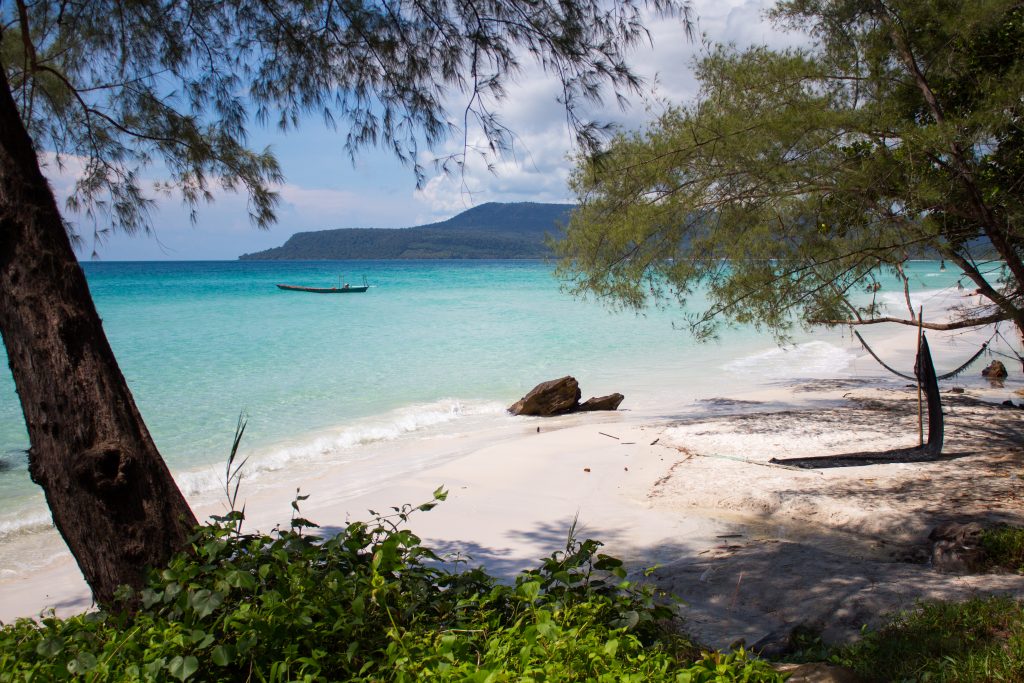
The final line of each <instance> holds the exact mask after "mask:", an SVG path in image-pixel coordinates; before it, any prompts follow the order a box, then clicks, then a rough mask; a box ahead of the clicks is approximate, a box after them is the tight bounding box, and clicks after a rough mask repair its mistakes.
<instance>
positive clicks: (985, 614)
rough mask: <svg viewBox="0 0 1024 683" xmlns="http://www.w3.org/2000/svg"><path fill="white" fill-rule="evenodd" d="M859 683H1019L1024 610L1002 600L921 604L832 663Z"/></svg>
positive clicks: (839, 653)
mask: <svg viewBox="0 0 1024 683" xmlns="http://www.w3.org/2000/svg"><path fill="white" fill-rule="evenodd" d="M832 660H833V661H834V662H836V663H838V664H842V665H844V666H848V667H850V668H851V669H853V670H854V671H856V672H857V673H858V674H859V675H861V676H862V677H863V678H864V680H865V681H934V682H936V683H984V682H985V681H1021V680H1024V608H1022V606H1021V603H1019V602H1017V601H1015V600H1012V599H1010V598H1006V597H992V598H986V599H980V598H976V599H973V600H968V601H967V602H963V603H945V602H931V603H923V604H921V605H919V606H918V608H917V609H916V610H913V611H911V612H907V613H905V614H902V615H899V616H898V617H896V618H895V619H894V620H893V621H892V622H891V623H889V624H888V625H887V626H885V627H884V628H882V629H881V630H879V631H877V632H872V633H867V634H865V636H864V638H863V639H862V640H861V641H860V642H858V643H855V644H853V645H850V646H848V647H845V648H842V649H840V650H838V651H837V652H836V653H835V654H834V655H833V657H832Z"/></svg>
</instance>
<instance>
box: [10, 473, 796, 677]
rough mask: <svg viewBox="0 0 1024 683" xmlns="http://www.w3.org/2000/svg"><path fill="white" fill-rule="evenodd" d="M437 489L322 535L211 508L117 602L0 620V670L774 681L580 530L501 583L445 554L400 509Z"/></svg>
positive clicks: (762, 666) (29, 673)
mask: <svg viewBox="0 0 1024 683" xmlns="http://www.w3.org/2000/svg"><path fill="white" fill-rule="evenodd" d="M444 495H445V494H444V492H443V491H442V490H440V489H439V490H438V491H437V492H435V501H431V502H429V503H426V504H424V505H420V506H417V507H415V508H414V507H412V506H408V505H406V506H403V507H401V508H395V509H394V511H393V513H392V514H390V515H389V516H378V517H377V518H375V519H374V520H373V521H371V522H369V523H365V522H355V523H352V524H350V525H348V526H347V527H346V528H345V529H343V530H342V531H341V532H340V533H339V534H338V535H337V536H335V537H333V538H331V539H329V540H326V541H325V540H322V539H320V538H317V537H316V536H313V535H310V534H308V533H304V532H305V530H306V529H308V528H309V527H310V526H315V525H312V524H311V523H310V522H308V521H307V520H304V519H301V518H299V517H294V518H293V520H292V527H291V529H289V530H287V531H284V530H282V531H281V532H279V533H277V534H274V535H258V534H243V533H241V523H242V515H241V513H239V512H232V513H229V514H228V515H227V516H225V517H224V518H221V519H220V520H219V521H217V522H215V523H213V524H211V525H209V526H205V527H202V528H200V529H199V530H198V532H197V533H196V535H195V536H194V537H193V538H192V542H191V547H190V550H191V552H189V553H183V554H180V555H178V556H176V557H175V558H174V559H173V560H172V561H171V563H170V564H169V566H168V567H166V568H164V569H163V570H161V571H158V572H154V573H153V575H152V577H151V580H150V582H149V585H148V586H146V587H145V588H143V589H142V590H141V601H142V604H141V609H139V610H138V611H137V612H136V613H135V614H134V615H132V616H127V615H116V614H107V613H102V612H100V613H93V614H86V615H82V616H77V617H73V618H70V619H67V620H61V619H57V618H52V617H50V618H45V619H43V620H42V623H41V624H37V623H36V622H33V621H30V620H27V619H22V620H19V621H17V622H16V623H14V624H12V625H9V626H6V627H3V628H0V681H27V680H30V679H31V680H57V679H63V678H66V677H67V676H68V674H70V675H71V676H76V675H78V676H83V677H85V678H87V679H89V680H100V679H102V680H108V679H109V680H115V679H116V680H134V681H150V680H154V681H164V680H181V681H186V680H190V681H250V680H253V681H256V680H258V681H285V680H289V681H291V680H297V681H340V680H344V681H418V680H437V681H494V682H497V681H513V680H515V681H519V680H538V681H539V680H559V681H584V680H586V681H638V682H639V681H675V682H677V683H687V682H691V683H698V682H700V681H752V682H753V681H764V682H766V683H769V682H778V683H781V681H782V678H783V677H782V676H781V675H779V674H777V673H776V672H775V671H774V670H772V669H771V667H770V666H768V665H767V664H766V663H764V662H761V661H758V660H755V659H751V658H748V656H747V655H746V654H745V653H743V652H738V653H732V654H719V653H701V652H700V651H699V650H697V649H695V648H694V647H693V646H692V645H691V644H690V643H688V642H687V641H685V640H683V639H682V638H681V637H679V636H678V635H676V634H675V633H674V632H673V631H672V630H670V629H668V628H666V626H665V623H664V620H665V619H666V618H667V617H670V616H671V615H672V612H673V610H672V609H671V608H670V607H669V606H667V605H666V604H664V602H663V601H660V600H655V595H654V593H653V592H652V591H651V590H650V589H648V588H642V587H639V586H635V585H633V584H632V583H630V582H629V581H626V580H625V575H626V574H625V571H624V569H623V567H622V563H621V562H620V561H619V560H617V559H615V558H612V557H609V556H606V555H603V554H600V553H598V550H599V548H600V543H598V542H596V541H592V540H587V541H582V542H580V541H577V540H575V539H574V538H572V536H571V535H570V538H569V541H568V543H567V545H566V548H565V550H564V551H559V552H556V553H553V554H552V555H551V556H550V557H549V558H547V559H546V560H544V561H543V562H542V564H541V565H540V566H539V567H538V568H536V569H533V570H530V571H527V572H524V573H522V574H520V575H519V576H518V577H517V578H516V580H515V582H514V584H512V585H506V584H501V583H498V582H497V581H496V580H495V579H494V578H493V577H491V576H489V575H488V574H486V573H485V572H484V571H483V570H481V569H458V570H457V571H448V570H446V569H445V568H444V567H443V565H441V564H440V562H439V558H438V557H437V556H436V555H435V554H434V553H433V552H431V551H430V550H429V549H427V548H425V547H424V546H422V545H421V543H420V540H419V538H417V537H416V535H415V534H413V533H412V532H411V531H409V530H408V529H406V528H404V524H403V522H404V521H405V520H406V519H407V518H408V516H409V514H410V513H412V512H413V511H414V510H426V509H429V508H430V507H433V505H435V503H436V501H437V500H438V499H443V498H444ZM301 498H303V497H301V496H300V497H299V499H301ZM297 502H298V501H296V503H295V508H296V510H297V509H298V505H297Z"/></svg>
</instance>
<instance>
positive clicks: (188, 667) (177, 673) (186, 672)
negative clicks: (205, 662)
mask: <svg viewBox="0 0 1024 683" xmlns="http://www.w3.org/2000/svg"><path fill="white" fill-rule="evenodd" d="M167 670H168V671H170V673H171V675H172V676H174V677H175V678H177V679H178V680H179V681H184V680H185V679H187V678H188V677H189V676H191V675H192V674H194V673H195V672H196V671H198V670H199V660H198V659H196V658H195V657H193V656H191V655H189V656H188V657H182V656H180V655H179V656H177V657H175V658H174V659H172V660H171V662H170V663H169V664H168V665H167Z"/></svg>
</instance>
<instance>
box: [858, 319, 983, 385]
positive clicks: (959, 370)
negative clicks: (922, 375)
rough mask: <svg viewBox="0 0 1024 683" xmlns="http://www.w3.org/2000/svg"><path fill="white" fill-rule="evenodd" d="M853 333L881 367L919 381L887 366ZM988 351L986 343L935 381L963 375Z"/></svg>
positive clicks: (898, 375) (899, 375)
mask: <svg viewBox="0 0 1024 683" xmlns="http://www.w3.org/2000/svg"><path fill="white" fill-rule="evenodd" d="M853 333H854V334H855V335H857V339H859V340H860V345H861V346H863V347H864V350H865V351H867V352H868V353H870V354H871V357H872V358H874V359H875V360H876V361H878V364H879V365H881V366H882V367H883V368H885V369H886V370H888V371H889V372H891V373H892V374H894V375H896V376H897V377H902V378H903V379H909V380H910V381H911V382H916V381H917V377H915V376H914V375H905V374H903V373H902V372H900V371H899V370H896V369H894V368H891V367H889V366H888V365H886V364H885V361H883V360H882V359H881V358H879V357H878V354H877V353H875V352H874V350H873V349H872V348H871V347H870V346H868V343H867V342H866V341H864V337H862V336H860V332H858V331H857V330H854V331H853ZM987 349H988V342H984V343H983V344H982V345H981V348H980V349H978V351H977V353H975V354H974V355H973V356H971V357H970V359H968V361H967V362H966V363H964V364H963V365H961V366H960V367H958V368H957V369H956V370H953V371H952V372H947V373H946V374H944V375H938V376H937V377H936V378H935V379H936V380H944V379H950V378H952V377H956V376H957V375H959V374H960V373H962V372H963V371H964V370H966V369H967V368H969V367H970V365H971V363H973V362H974V361H976V360H978V359H979V358H980V357H981V354H983V353H985V351H986V350H987Z"/></svg>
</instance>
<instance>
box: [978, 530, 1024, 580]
mask: <svg viewBox="0 0 1024 683" xmlns="http://www.w3.org/2000/svg"><path fill="white" fill-rule="evenodd" d="M980 543H981V547H982V549H983V550H984V551H985V560H986V562H987V563H989V564H990V565H991V566H994V567H1000V568H1002V569H1008V570H1010V571H1013V572H1024V529H1019V528H1017V527H1012V526H998V527H995V528H992V529H986V530H985V531H984V532H982V534H981V540H980Z"/></svg>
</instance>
